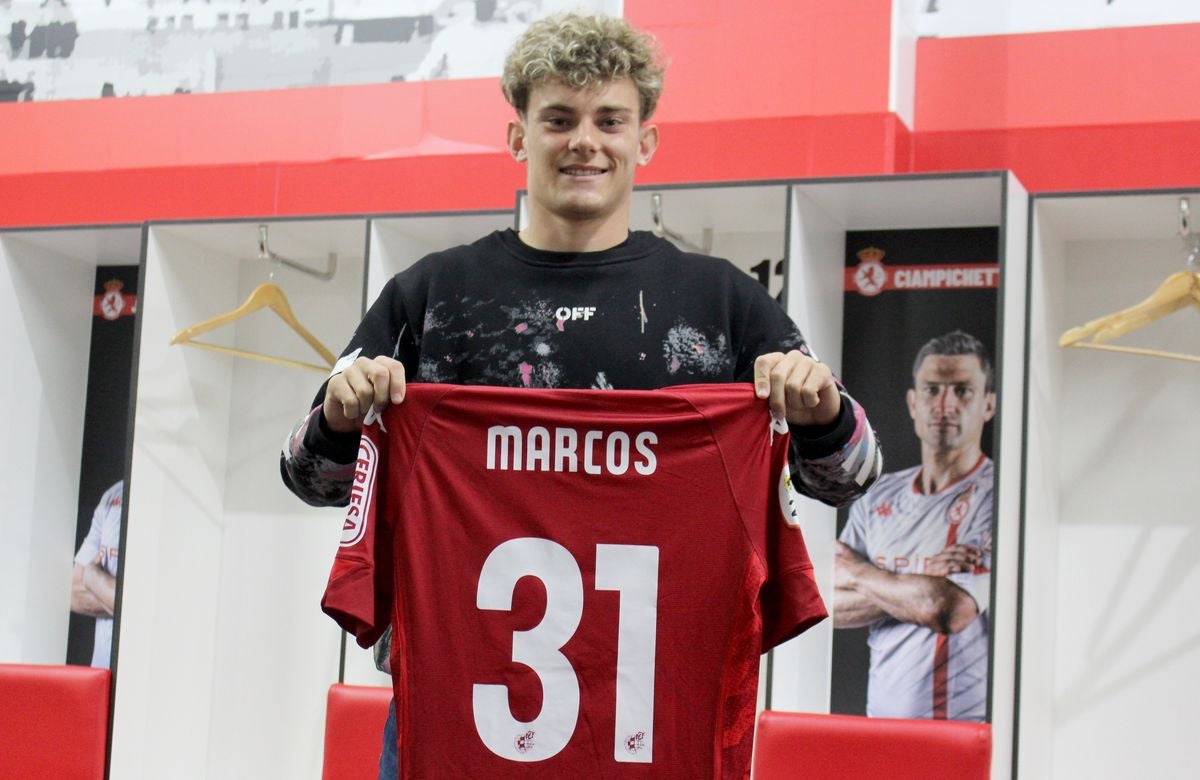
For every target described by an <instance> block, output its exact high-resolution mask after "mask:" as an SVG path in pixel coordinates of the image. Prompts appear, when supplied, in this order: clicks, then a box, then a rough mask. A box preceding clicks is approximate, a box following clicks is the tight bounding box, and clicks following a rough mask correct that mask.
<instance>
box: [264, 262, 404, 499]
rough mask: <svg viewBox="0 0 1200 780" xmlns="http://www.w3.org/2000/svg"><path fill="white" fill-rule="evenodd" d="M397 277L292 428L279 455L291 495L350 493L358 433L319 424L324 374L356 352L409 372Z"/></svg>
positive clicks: (334, 496) (349, 360)
mask: <svg viewBox="0 0 1200 780" xmlns="http://www.w3.org/2000/svg"><path fill="white" fill-rule="evenodd" d="M400 290H401V287H400V279H399V277H393V278H392V279H390V280H388V282H387V284H385V285H384V288H383V291H382V292H380V294H379V297H378V298H376V299H375V302H374V303H373V304H371V308H370V309H368V310H367V313H366V315H365V316H364V317H363V319H362V322H360V323H359V325H358V327H357V328H356V329H355V331H354V335H353V336H352V337H351V338H350V343H349V344H347V345H346V348H345V349H344V350H342V355H341V357H340V358H339V359H338V361H337V364H336V365H335V366H334V367H333V371H332V372H330V374H329V378H327V379H326V380H325V382H322V383H321V386H320V387H319V388H318V389H317V393H316V395H315V396H314V397H313V403H312V409H311V410H310V411H309V412H308V414H306V415H305V416H304V417H302V418H301V419H300V420H299V422H297V423H296V425H295V426H294V427H293V428H292V430H291V432H290V433H289V434H288V437H287V439H286V440H285V442H284V445H283V450H282V452H281V453H280V456H279V471H280V476H281V477H282V479H283V483H284V484H285V485H286V486H287V488H288V489H289V490H291V491H292V492H293V493H294V494H296V496H297V497H299V498H300V499H301V500H302V501H304V502H305V503H307V504H311V505H313V506H344V505H345V504H346V502H347V500H348V499H349V495H350V480H351V479H352V478H353V476H354V459H355V455H356V453H357V451H358V440H359V434H358V433H349V434H342V433H335V432H334V431H331V430H329V429H328V428H327V427H326V425H325V418H324V416H323V415H322V413H321V405H322V402H323V401H324V398H325V386H326V384H327V383H328V381H329V379H332V378H333V377H334V376H336V375H337V374H339V373H341V371H342V370H343V369H344V368H346V366H348V365H350V364H351V363H353V362H354V361H355V359H357V358H358V357H359V356H365V357H372V358H373V357H378V356H380V355H386V356H389V357H392V358H395V359H396V360H399V361H401V362H402V363H404V368H405V371H406V372H407V374H408V376H409V377H413V376H415V368H416V355H417V345H416V333H415V332H414V327H413V326H412V324H411V323H410V322H409V318H408V316H407V313H406V310H405V306H404V302H403V299H402V296H401V291H400Z"/></svg>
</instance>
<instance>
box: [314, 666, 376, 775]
mask: <svg viewBox="0 0 1200 780" xmlns="http://www.w3.org/2000/svg"><path fill="white" fill-rule="evenodd" d="M391 700H392V689H391V688H384V687H380V686H376V685H343V684H342V683H334V684H333V685H331V686H329V697H328V699H327V701H326V707H325V759H324V762H323V768H322V770H321V778H322V780H375V779H376V778H377V777H378V776H379V749H380V747H381V746H382V745H383V724H384V723H385V722H386V721H387V712H388V703H389V702H391Z"/></svg>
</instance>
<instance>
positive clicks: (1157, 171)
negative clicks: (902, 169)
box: [912, 119, 1200, 192]
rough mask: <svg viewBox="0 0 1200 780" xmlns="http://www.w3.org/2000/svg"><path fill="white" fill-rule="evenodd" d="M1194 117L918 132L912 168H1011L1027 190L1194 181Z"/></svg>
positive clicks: (1197, 172) (1199, 170)
mask: <svg viewBox="0 0 1200 780" xmlns="http://www.w3.org/2000/svg"><path fill="white" fill-rule="evenodd" d="M1198 138H1200V119H1197V120H1196V121H1192V122H1171V123H1162V124H1136V125H1117V126H1104V127H1059V128H1024V129H1022V128H1017V129H1007V130H1003V129H1001V130H983V131H973V132H944V133H917V134H915V135H914V136H913V159H912V168H913V170H914V171H964V170H1003V169H1008V170H1012V171H1013V172H1014V173H1015V174H1016V175H1017V178H1018V179H1020V181H1021V183H1022V184H1023V185H1024V186H1025V187H1026V189H1028V190H1029V191H1030V192H1051V191H1056V190H1057V191H1072V190H1120V189H1154V188H1166V187H1195V186H1197V185H1198V184H1200V154H1193V153H1191V150H1192V149H1193V148H1194V147H1195V146H1196V139H1198Z"/></svg>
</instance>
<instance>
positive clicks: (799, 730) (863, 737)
mask: <svg viewBox="0 0 1200 780" xmlns="http://www.w3.org/2000/svg"><path fill="white" fill-rule="evenodd" d="M991 759H992V730H991V727H990V726H989V725H988V724H986V723H964V722H959V721H950V720H899V719H893V718H864V717H860V716H855V715H822V714H815V713H806V712H774V711H771V710H764V711H763V712H762V713H760V714H759V717H758V728H757V731H756V733H755V735H754V773H753V778H754V780H784V779H785V778H787V779H788V780H791V778H797V777H803V778H805V780H827V779H828V780H835V779H836V780H879V778H888V780H909V778H911V779H912V780H928V779H929V778H931V777H953V778H955V780H987V778H988V777H989V775H990V773H991Z"/></svg>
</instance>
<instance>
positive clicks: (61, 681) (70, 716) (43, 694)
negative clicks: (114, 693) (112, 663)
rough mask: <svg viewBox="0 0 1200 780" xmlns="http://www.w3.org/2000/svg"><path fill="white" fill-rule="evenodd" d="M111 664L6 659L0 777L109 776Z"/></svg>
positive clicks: (0, 677) (0, 696)
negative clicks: (94, 666)
mask: <svg viewBox="0 0 1200 780" xmlns="http://www.w3.org/2000/svg"><path fill="white" fill-rule="evenodd" d="M110 679H111V675H110V673H109V671H108V670H107V669H92V668H91V667H87V666H37V665H32V664H0V780H10V778H11V780H17V778H21V779H22V780H24V779H25V778H31V777H63V778H80V779H81V780H83V779H86V778H103V777H104V760H105V755H106V753H107V750H108V701H109V680H110Z"/></svg>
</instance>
